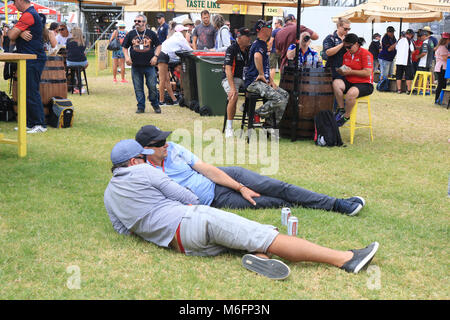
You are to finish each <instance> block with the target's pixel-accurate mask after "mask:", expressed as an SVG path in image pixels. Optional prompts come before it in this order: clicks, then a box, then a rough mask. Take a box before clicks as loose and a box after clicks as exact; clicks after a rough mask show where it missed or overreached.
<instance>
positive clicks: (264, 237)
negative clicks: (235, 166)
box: [180, 205, 278, 256]
mask: <svg viewBox="0 0 450 320" xmlns="http://www.w3.org/2000/svg"><path fill="white" fill-rule="evenodd" d="M277 235H278V231H277V230H276V228H275V227H274V226H271V225H266V224H261V223H258V222H255V221H251V220H248V219H245V218H243V217H241V216H238V215H236V214H234V213H230V212H226V211H223V210H219V209H216V208H212V207H209V206H203V205H198V206H192V207H190V210H189V211H188V213H186V215H185V216H184V217H183V219H182V220H181V223H180V239H181V244H182V245H183V247H184V251H185V253H186V255H190V256H215V255H218V254H221V253H223V252H226V251H229V250H230V249H232V250H243V251H247V252H261V253H265V252H267V249H268V248H269V246H270V245H271V244H272V242H273V240H274V239H275V237H276V236H277Z"/></svg>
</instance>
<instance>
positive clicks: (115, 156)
mask: <svg viewBox="0 0 450 320" xmlns="http://www.w3.org/2000/svg"><path fill="white" fill-rule="evenodd" d="M154 153H155V151H153V150H152V149H144V148H143V147H142V146H141V145H140V144H139V143H138V142H137V141H136V140H133V139H127V140H121V141H119V142H117V143H116V145H115V146H114V147H113V149H112V150H111V162H112V163H113V164H119V163H122V162H125V161H128V160H130V159H131V158H134V157H136V156H138V155H140V154H145V155H150V154H154Z"/></svg>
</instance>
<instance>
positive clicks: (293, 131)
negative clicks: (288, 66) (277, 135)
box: [291, 0, 302, 141]
mask: <svg viewBox="0 0 450 320" xmlns="http://www.w3.org/2000/svg"><path fill="white" fill-rule="evenodd" d="M301 15H302V0H298V3H297V33H296V36H295V39H296V41H295V58H294V65H295V70H294V90H293V92H292V93H293V95H294V107H293V110H292V111H293V113H292V122H291V141H295V140H297V124H298V105H299V103H298V96H299V88H298V87H299V83H300V66H299V64H298V62H299V61H298V54H299V49H300V48H299V41H300V26H301V23H300V22H301Z"/></svg>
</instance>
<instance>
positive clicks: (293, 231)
mask: <svg viewBox="0 0 450 320" xmlns="http://www.w3.org/2000/svg"><path fill="white" fill-rule="evenodd" d="M287 231H288V235H289V236H296V235H297V234H298V219H297V217H294V216H291V217H289V219H288V224H287Z"/></svg>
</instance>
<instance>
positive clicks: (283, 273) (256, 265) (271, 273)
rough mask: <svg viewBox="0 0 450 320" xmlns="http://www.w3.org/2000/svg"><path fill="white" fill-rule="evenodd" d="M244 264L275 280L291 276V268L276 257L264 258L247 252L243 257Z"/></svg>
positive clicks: (247, 267) (251, 269) (249, 268)
mask: <svg viewBox="0 0 450 320" xmlns="http://www.w3.org/2000/svg"><path fill="white" fill-rule="evenodd" d="M242 265H243V266H244V268H246V269H248V270H250V271H253V272H256V273H259V274H260V275H263V276H265V277H268V278H270V279H273V280H283V279H286V278H287V277H289V274H290V273H291V269H289V267H288V266H287V265H286V264H284V263H283V262H281V261H280V260H276V259H264V258H260V257H258V256H255V255H254V254H246V255H245V256H243V257H242Z"/></svg>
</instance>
